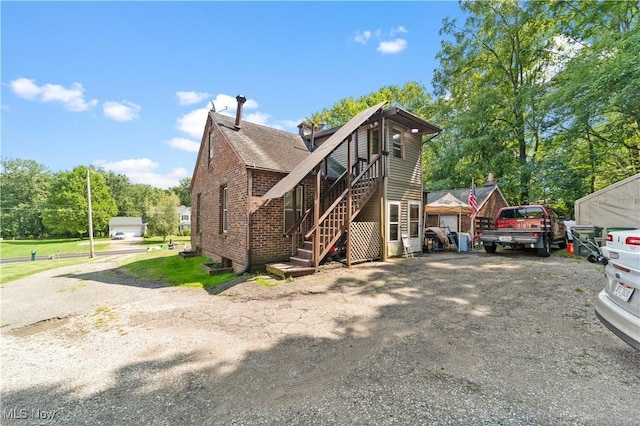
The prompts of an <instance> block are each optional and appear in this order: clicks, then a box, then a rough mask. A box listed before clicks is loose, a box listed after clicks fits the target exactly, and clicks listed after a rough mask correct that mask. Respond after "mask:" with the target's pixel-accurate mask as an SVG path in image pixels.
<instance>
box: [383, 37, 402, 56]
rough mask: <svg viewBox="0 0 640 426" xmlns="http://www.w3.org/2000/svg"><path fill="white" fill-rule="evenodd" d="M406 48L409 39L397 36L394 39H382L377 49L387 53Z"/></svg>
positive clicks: (398, 51)
mask: <svg viewBox="0 0 640 426" xmlns="http://www.w3.org/2000/svg"><path fill="white" fill-rule="evenodd" d="M406 48H407V41H406V40H405V39H402V38H397V39H395V40H393V41H381V42H380V44H378V48H377V49H376V50H377V51H378V52H380V53H382V54H385V55H386V54H396V53H400V52H402V51H403V50H404V49H406Z"/></svg>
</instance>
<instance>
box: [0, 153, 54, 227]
mask: <svg viewBox="0 0 640 426" xmlns="http://www.w3.org/2000/svg"><path fill="white" fill-rule="evenodd" d="M0 165H1V167H2V169H1V173H0V194H1V197H0V208H1V218H0V220H1V221H2V237H3V238H8V237H17V238H25V237H36V238H37V237H40V236H42V235H43V234H44V233H45V229H44V226H43V223H42V207H43V205H44V203H45V202H46V199H47V195H48V193H49V182H50V179H51V172H50V171H49V170H48V169H47V168H46V167H45V166H44V165H42V164H39V163H37V162H36V161H34V160H24V159H19V158H15V159H7V158H3V159H2V160H1V162H0Z"/></svg>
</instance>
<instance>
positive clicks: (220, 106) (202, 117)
mask: <svg viewBox="0 0 640 426" xmlns="http://www.w3.org/2000/svg"><path fill="white" fill-rule="evenodd" d="M213 104H214V105H215V106H216V111H218V113H220V114H224V115H228V116H230V117H235V115H236V109H237V106H238V101H236V98H235V96H229V95H225V94H222V93H220V94H218V95H217V96H216V98H215V99H214V100H213ZM255 108H258V102H256V101H255V100H253V99H247V101H246V102H245V103H244V105H243V107H242V110H243V111H245V110H248V109H255ZM210 109H211V105H207V106H205V107H203V108H198V109H194V110H193V111H190V112H188V113H186V114H183V115H181V116H180V117H179V118H178V120H177V122H176V128H177V129H178V130H180V131H181V132H184V133H186V134H187V135H189V136H191V137H193V138H197V139H200V138H201V137H202V132H203V130H204V124H205V123H206V120H207V114H208V113H209V110H210ZM254 114H256V116H255V118H253V119H251V118H250V117H252V114H248V115H247V114H244V115H243V116H244V118H243V119H244V120H247V121H251V122H252V123H258V124H264V120H265V117H264V115H265V114H261V113H254ZM268 117H269V116H268V115H267V117H266V118H268ZM254 120H255V121H254Z"/></svg>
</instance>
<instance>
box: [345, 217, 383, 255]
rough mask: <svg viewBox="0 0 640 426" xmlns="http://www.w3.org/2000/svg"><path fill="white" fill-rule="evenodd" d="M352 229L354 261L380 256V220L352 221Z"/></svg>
mask: <svg viewBox="0 0 640 426" xmlns="http://www.w3.org/2000/svg"><path fill="white" fill-rule="evenodd" d="M350 231H351V232H350V235H351V261H352V262H361V261H365V260H372V259H379V258H380V223H379V222H352V223H351V228H350Z"/></svg>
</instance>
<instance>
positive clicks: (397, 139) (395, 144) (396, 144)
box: [391, 127, 403, 158]
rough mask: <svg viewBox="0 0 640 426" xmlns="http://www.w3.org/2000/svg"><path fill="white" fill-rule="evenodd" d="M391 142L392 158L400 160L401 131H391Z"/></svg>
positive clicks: (393, 129)
mask: <svg viewBox="0 0 640 426" xmlns="http://www.w3.org/2000/svg"><path fill="white" fill-rule="evenodd" d="M391 142H392V149H393V156H394V157H395V158H402V154H403V152H402V151H403V145H402V130H400V129H397V128H395V127H394V128H392V129H391Z"/></svg>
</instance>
